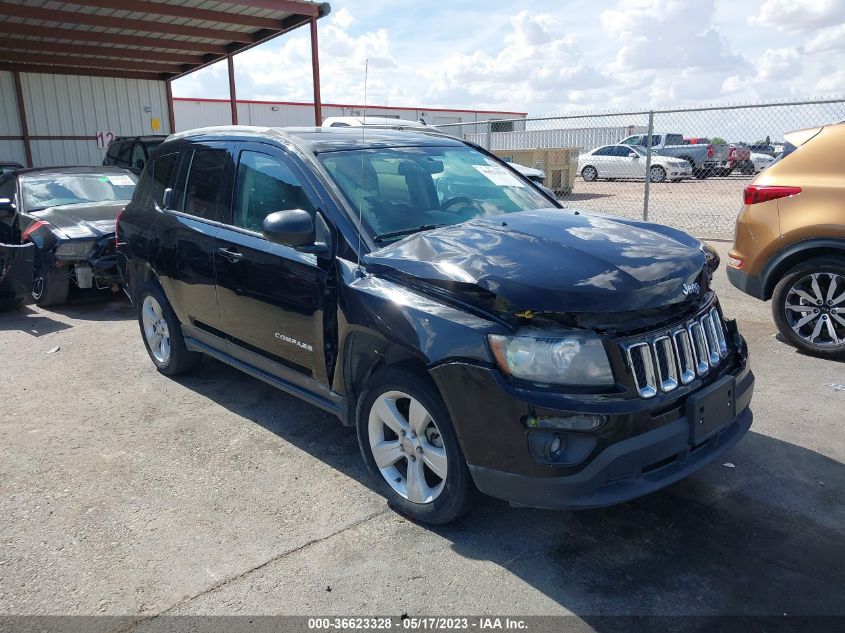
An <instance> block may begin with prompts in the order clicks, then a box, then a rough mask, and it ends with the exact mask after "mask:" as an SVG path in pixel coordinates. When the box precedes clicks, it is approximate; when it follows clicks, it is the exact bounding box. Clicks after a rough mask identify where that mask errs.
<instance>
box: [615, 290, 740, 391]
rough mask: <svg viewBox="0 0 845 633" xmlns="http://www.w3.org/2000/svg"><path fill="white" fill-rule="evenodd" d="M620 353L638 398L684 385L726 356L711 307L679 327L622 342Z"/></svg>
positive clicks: (722, 335) (722, 327) (715, 312)
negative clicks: (622, 353) (623, 354)
mask: <svg viewBox="0 0 845 633" xmlns="http://www.w3.org/2000/svg"><path fill="white" fill-rule="evenodd" d="M622 349H623V350H624V352H625V359H626V361H627V363H628V367H629V368H630V370H631V373H632V375H633V377H634V383H635V384H636V387H637V393H638V394H639V395H640V397H641V398H652V397H654V396H656V395H657V394H658V393H660V392H663V393H669V392H671V391H674V390H675V389H677V388H678V386H679V385H688V384H689V383H691V382H692V381H693V380H694V379H695V377H696V375H698V376H704V375H706V374H707V373H708V372H709V371H710V370H711V369H713V368H714V367H716V366H718V365H719V363H720V362H721V361H722V359H723V358H724V357H725V356H727V355H728V343H727V337H726V335H725V325H724V322H723V321H722V316H721V314H719V310H718V309H717V308H715V307H713V308H711V309H709V310H707V311H706V312H704V313H702V314H699V315H698V316H697V317H696V318H695V319H693V320H691V321H689V322H687V323H685V324H683V325H682V326H681V327H676V328H672V329H670V330H668V331H661V332H654V333H652V334H647V335H645V336H643V337H640V338H639V339H638V340H634V341H626V342H624V343H623V344H622Z"/></svg>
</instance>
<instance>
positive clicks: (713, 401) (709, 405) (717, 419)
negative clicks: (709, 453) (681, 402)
mask: <svg viewBox="0 0 845 633" xmlns="http://www.w3.org/2000/svg"><path fill="white" fill-rule="evenodd" d="M734 419H736V380H735V379H734V377H733V376H725V377H724V378H722V379H720V380H718V381H716V382H715V383H713V384H712V385H709V386H708V387H706V388H705V389H702V390H701V391H699V392H697V393H694V394H693V395H691V396H690V397H689V398H687V420H689V423H690V442H691V443H692V444H694V445H698V444H701V443H702V442H704V441H705V440H707V439H708V438H710V437H712V436H713V435H715V434H716V433H718V432H719V431H720V430H722V429H723V428H724V427H726V426H727V425H728V424H730V423H731V422H733V421H734Z"/></svg>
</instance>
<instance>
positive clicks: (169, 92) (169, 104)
mask: <svg viewBox="0 0 845 633" xmlns="http://www.w3.org/2000/svg"><path fill="white" fill-rule="evenodd" d="M172 83H173V82H172V81H171V80H170V79H168V80H167V81H165V82H164V85H165V87H166V90H167V116H168V118H169V119H170V133H171V134H173V133H174V132H175V131H176V114H175V113H174V111H173V86H172V85H171V84H172Z"/></svg>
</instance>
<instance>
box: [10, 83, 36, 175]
mask: <svg viewBox="0 0 845 633" xmlns="http://www.w3.org/2000/svg"><path fill="white" fill-rule="evenodd" d="M12 78H13V79H14V82H15V97H16V98H17V101H18V117H19V118H20V122H21V136H22V137H23V151H24V154H26V166H27V167H32V146H31V145H30V143H29V124H28V123H27V122H26V106H25V105H24V101H23V88H22V87H21V74H20V73H19V72H18V71H13V72H12Z"/></svg>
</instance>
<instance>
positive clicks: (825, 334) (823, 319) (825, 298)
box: [772, 257, 845, 359]
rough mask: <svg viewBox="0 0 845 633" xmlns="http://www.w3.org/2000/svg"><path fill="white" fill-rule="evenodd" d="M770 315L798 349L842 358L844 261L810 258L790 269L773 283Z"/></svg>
mask: <svg viewBox="0 0 845 633" xmlns="http://www.w3.org/2000/svg"><path fill="white" fill-rule="evenodd" d="M831 286H833V291H832V292H831ZM819 302H821V303H819ZM772 316H773V317H774V320H775V325H777V327H778V330H780V333H781V334H782V335H783V337H784V338H785V339H786V340H787V341H788V342H789V343H790V344H792V345H793V346H795V347H797V348H798V349H800V350H802V351H804V352H807V353H808V354H812V355H814V356H819V357H821V358H828V359H843V358H845V260H843V259H839V258H831V257H825V258H818V259H811V260H809V261H807V262H804V263H801V264H799V265H797V266H795V267H794V268H792V269H791V270H790V271H789V272H787V273H786V274H785V275H784V276H783V278H782V279H781V280H780V281H779V282H778V284H777V286H775V291H774V294H773V295H772ZM837 339H838V340H839V343H837V342H836V341H837Z"/></svg>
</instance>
